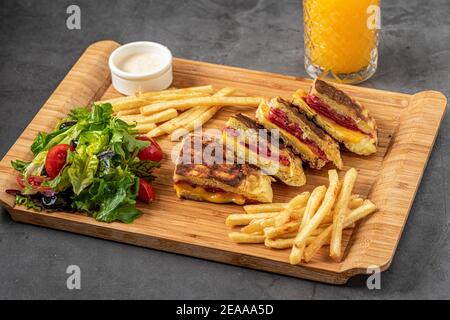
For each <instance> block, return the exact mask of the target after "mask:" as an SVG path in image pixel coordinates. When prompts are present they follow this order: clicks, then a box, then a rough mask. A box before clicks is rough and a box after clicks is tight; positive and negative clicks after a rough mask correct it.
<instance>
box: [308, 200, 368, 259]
mask: <svg viewBox="0 0 450 320" xmlns="http://www.w3.org/2000/svg"><path fill="white" fill-rule="evenodd" d="M376 209H377V207H376V206H375V205H374V204H373V203H372V202H371V201H370V200H365V201H364V204H363V205H362V206H360V207H358V208H356V209H354V210H352V211H350V213H349V214H348V215H347V216H346V217H345V220H344V228H347V227H348V226H350V225H351V224H353V223H355V222H357V221H358V220H361V219H362V218H364V217H366V216H368V215H369V214H371V213H373V212H375V210H376ZM332 230H333V226H329V227H328V228H326V229H325V230H324V231H323V232H322V233H321V234H320V235H319V236H317V237H316V238H315V239H314V241H313V242H312V243H311V244H310V245H309V246H307V247H306V249H305V261H306V262H309V261H311V259H312V258H313V256H314V255H315V254H316V252H317V251H319V250H320V248H322V246H324V245H325V244H326V243H327V242H329V241H330V238H331V232H332Z"/></svg>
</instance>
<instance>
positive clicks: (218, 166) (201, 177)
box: [173, 134, 273, 205]
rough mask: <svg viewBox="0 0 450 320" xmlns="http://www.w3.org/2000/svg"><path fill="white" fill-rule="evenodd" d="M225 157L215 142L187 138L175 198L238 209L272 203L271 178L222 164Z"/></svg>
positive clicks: (236, 165)
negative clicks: (250, 205) (234, 206)
mask: <svg viewBox="0 0 450 320" xmlns="http://www.w3.org/2000/svg"><path fill="white" fill-rule="evenodd" d="M225 155H226V150H224V148H223V144H222V143H221V142H220V141H219V140H218V139H215V138H212V137H207V136H199V135H194V134H190V135H188V136H186V138H185V139H184V140H183V142H182V147H181V150H180V153H179V157H178V159H177V164H176V167H175V172H174V175H173V181H174V188H175V191H176V193H177V196H178V198H185V199H191V200H197V201H209V202H213V203H230V202H231V203H236V204H239V205H243V204H245V203H258V202H261V203H267V202H272V198H273V193H272V187H271V178H270V177H269V176H267V175H265V174H262V173H261V171H260V170H259V169H258V168H257V167H255V166H251V165H249V164H245V163H243V164H240V163H238V162H237V161H234V162H233V163H225V162H226V160H227V159H225Z"/></svg>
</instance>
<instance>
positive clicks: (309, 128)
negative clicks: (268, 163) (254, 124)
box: [256, 97, 343, 169]
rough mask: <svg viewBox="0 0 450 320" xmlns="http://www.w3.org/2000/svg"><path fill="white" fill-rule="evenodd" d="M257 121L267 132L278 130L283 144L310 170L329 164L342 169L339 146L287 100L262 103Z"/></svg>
mask: <svg viewBox="0 0 450 320" xmlns="http://www.w3.org/2000/svg"><path fill="white" fill-rule="evenodd" d="M256 118H257V120H258V122H259V123H260V124H261V125H263V126H264V127H266V128H267V129H278V130H279V134H280V137H281V138H282V139H283V141H284V143H285V144H286V145H288V146H290V147H292V150H293V151H294V153H296V154H297V155H299V156H300V157H301V158H302V160H303V161H305V162H308V164H309V166H310V167H311V168H315V169H320V168H322V167H323V166H324V165H325V164H327V163H328V162H333V163H334V165H335V166H336V167H337V168H339V169H341V168H342V167H343V163H342V159H341V154H340V152H339V145H338V143H336V141H334V140H333V139H332V138H331V137H330V136H329V135H328V134H326V133H325V132H324V131H323V130H322V129H320V128H319V127H317V126H316V125H315V124H314V123H313V122H311V121H309V119H308V118H307V117H306V116H305V115H304V114H303V113H301V112H299V110H298V109H297V108H295V107H293V106H292V105H291V104H290V103H289V102H287V101H286V100H283V99H282V98H280V97H276V98H273V99H271V100H263V101H262V102H261V104H260V105H259V107H258V109H257V111H256Z"/></svg>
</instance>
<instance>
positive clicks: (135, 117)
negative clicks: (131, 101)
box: [117, 114, 144, 123]
mask: <svg viewBox="0 0 450 320" xmlns="http://www.w3.org/2000/svg"><path fill="white" fill-rule="evenodd" d="M117 117H118V118H119V119H120V120H123V121H125V122H126V123H132V122H137V121H138V120H141V119H143V118H144V116H143V115H142V114H129V115H125V116H117Z"/></svg>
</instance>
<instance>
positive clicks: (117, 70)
mask: <svg viewBox="0 0 450 320" xmlns="http://www.w3.org/2000/svg"><path fill="white" fill-rule="evenodd" d="M140 54H149V55H152V54H153V55H158V57H159V59H158V64H157V66H153V68H152V70H151V71H148V72H144V73H139V72H127V71H124V70H122V69H123V67H122V66H123V65H124V63H126V62H127V61H126V60H127V59H130V57H133V56H136V55H140ZM108 63H109V68H110V70H111V80H112V85H113V87H114V88H115V89H116V90H117V91H119V92H120V93H122V94H125V95H133V94H135V93H137V92H140V91H142V92H146V91H159V90H164V89H167V88H168V87H169V86H170V84H171V83H172V79H173V76H172V53H171V52H170V50H169V49H168V48H167V47H165V46H163V45H162V44H159V43H156V42H149V41H139V42H131V43H128V44H125V45H123V46H121V47H119V48H117V49H116V50H114V51H113V53H111V56H110V57H109V61H108ZM121 67H122V69H121Z"/></svg>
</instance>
